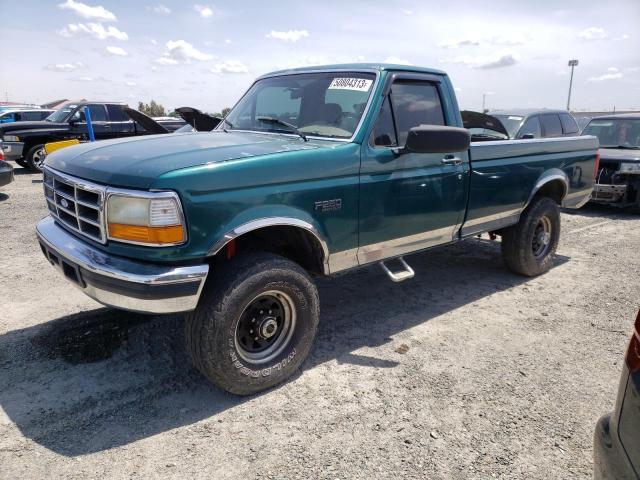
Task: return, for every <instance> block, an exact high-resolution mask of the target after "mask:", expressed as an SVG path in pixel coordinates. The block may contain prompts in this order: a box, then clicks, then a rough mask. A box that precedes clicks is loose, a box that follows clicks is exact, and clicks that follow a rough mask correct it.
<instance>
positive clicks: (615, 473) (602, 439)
mask: <svg viewBox="0 0 640 480" xmlns="http://www.w3.org/2000/svg"><path fill="white" fill-rule="evenodd" d="M611 417H612V415H611V414H609V415H605V416H604V417H602V418H601V419H600V420H598V424H597V425H596V431H595V435H594V441H593V478H594V480H638V477H637V476H636V473H635V471H634V470H633V467H632V466H631V463H630V462H629V458H628V457H627V455H626V453H625V451H624V449H623V448H622V445H621V444H620V440H619V439H618V436H617V432H616V431H614V429H612V426H613V425H612V423H611Z"/></svg>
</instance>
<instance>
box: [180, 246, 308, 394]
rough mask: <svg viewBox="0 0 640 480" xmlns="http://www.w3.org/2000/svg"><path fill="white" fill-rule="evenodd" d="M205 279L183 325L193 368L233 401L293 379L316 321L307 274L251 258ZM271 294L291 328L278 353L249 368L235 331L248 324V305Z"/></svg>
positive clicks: (259, 256) (263, 257)
mask: <svg viewBox="0 0 640 480" xmlns="http://www.w3.org/2000/svg"><path fill="white" fill-rule="evenodd" d="M210 275H211V277H210V279H209V280H208V281H207V284H206V285H205V287H204V291H203V294H202V296H201V298H200V301H199V303H198V307H197V308H196V310H195V311H193V312H191V313H189V314H187V316H186V322H185V339H186V343H187V349H188V350H189V353H190V355H191V358H192V361H193V364H194V365H195V367H196V368H197V369H198V370H200V372H202V374H203V375H204V376H205V377H207V378H208V379H209V380H210V381H211V382H213V383H214V384H215V385H217V386H218V387H220V388H222V389H224V390H226V391H228V392H231V393H233V394H237V395H250V394H252V393H256V392H259V391H261V390H265V389H267V388H270V387H272V386H274V385H277V384H279V383H281V382H283V381H284V380H286V379H287V378H288V377H289V376H291V375H292V374H293V373H295V372H296V370H297V369H298V368H299V367H300V366H301V365H302V362H303V361H304V360H305V358H306V357H307V355H308V353H309V351H310V349H311V346H312V343H313V339H314V337H315V335H316V331H317V327H318V321H319V319H320V301H319V298H318V291H317V289H316V286H315V284H314V283H313V281H312V280H311V278H310V277H309V275H308V274H307V272H306V271H305V270H303V269H302V268H301V267H300V266H299V265H298V264H296V263H294V262H292V261H290V260H288V259H286V258H283V257H281V256H278V255H275V254H272V253H265V252H257V253H250V254H246V255H242V256H239V257H236V258H234V259H231V260H230V261H228V262H226V263H225V264H223V265H222V266H220V267H217V268H216V269H213V270H212V272H211V274H210ZM271 292H280V294H282V295H284V296H286V297H287V298H288V299H289V302H290V303H291V304H292V310H293V309H295V310H294V312H295V317H294V318H295V320H294V328H293V330H292V333H291V334H290V339H289V340H288V343H286V344H284V345H285V346H283V347H282V351H280V352H277V353H276V352H275V351H274V352H273V355H275V356H274V357H273V358H272V359H269V360H268V361H262V363H255V362H253V361H251V360H248V359H247V358H246V356H243V353H242V352H243V347H242V346H240V343H239V342H238V335H239V334H238V332H239V331H240V329H239V327H241V326H242V325H243V324H242V323H241V322H247V321H249V320H248V317H247V316H246V312H247V311H248V310H247V309H249V308H252V306H253V303H252V302H255V301H256V300H255V299H256V298H259V297H260V295H265V294H266V295H268V294H270V293H271ZM260 313H261V312H260ZM269 313H271V311H269ZM252 316H253V315H249V317H252ZM259 320H260V319H259ZM251 321H253V319H251ZM237 329H238V330H237ZM280 334H282V332H280ZM241 340H246V338H241ZM244 355H246V351H245V353H244Z"/></svg>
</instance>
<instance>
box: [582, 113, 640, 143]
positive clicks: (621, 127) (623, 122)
mask: <svg viewBox="0 0 640 480" xmlns="http://www.w3.org/2000/svg"><path fill="white" fill-rule="evenodd" d="M582 134H583V135H595V136H596V137H598V140H600V147H603V148H607V147H609V148H640V119H634V118H619V119H614V118H612V119H607V120H605V119H602V120H598V119H595V120H591V121H590V122H589V124H588V125H587V126H586V127H585V128H584V130H583V131H582Z"/></svg>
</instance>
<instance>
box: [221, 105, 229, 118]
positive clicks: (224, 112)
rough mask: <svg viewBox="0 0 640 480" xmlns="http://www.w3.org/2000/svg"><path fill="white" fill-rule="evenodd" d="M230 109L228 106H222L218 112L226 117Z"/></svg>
mask: <svg viewBox="0 0 640 480" xmlns="http://www.w3.org/2000/svg"><path fill="white" fill-rule="evenodd" d="M230 111H231V108H229V107H224V108H223V109H222V111H221V112H220V115H221V116H222V118H224V117H226V116H227V115H228V114H229V112H230Z"/></svg>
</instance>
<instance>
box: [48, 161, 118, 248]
mask: <svg viewBox="0 0 640 480" xmlns="http://www.w3.org/2000/svg"><path fill="white" fill-rule="evenodd" d="M43 173H44V177H43V186H44V196H45V199H46V200H47V207H48V208H49V213H51V216H53V217H54V218H55V219H56V220H58V222H60V223H61V224H62V225H64V226H65V227H67V228H69V229H71V230H73V231H75V232H77V233H79V234H81V235H83V236H85V237H87V238H90V239H91V240H94V241H97V242H100V243H106V240H107V237H106V233H105V227H104V201H105V193H106V188H105V187H103V186H101V185H96V184H93V183H89V182H85V181H84V180H80V179H76V178H73V177H70V176H68V175H63V174H61V173H59V172H54V171H52V170H51V169H48V168H45V169H44V172H43Z"/></svg>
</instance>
